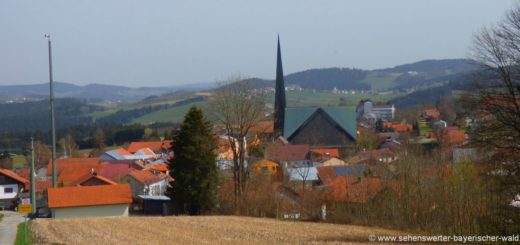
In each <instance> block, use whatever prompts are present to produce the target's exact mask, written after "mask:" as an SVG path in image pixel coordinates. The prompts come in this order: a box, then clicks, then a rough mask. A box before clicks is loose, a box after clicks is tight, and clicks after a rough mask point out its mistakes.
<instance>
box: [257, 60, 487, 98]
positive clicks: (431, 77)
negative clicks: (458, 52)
mask: <svg viewBox="0 0 520 245" xmlns="http://www.w3.org/2000/svg"><path fill="white" fill-rule="evenodd" d="M476 69H478V67H477V66H476V65H474V64H473V63H471V61H469V60H465V59H446V60H424V61H419V62H415V63H411V64H406V65H400V66H396V67H393V68H386V69H377V70H360V69H350V68H323V69H310V70H306V71H301V72H296V73H292V74H288V75H286V76H285V82H286V86H298V87H301V88H303V89H314V90H320V91H330V90H333V89H334V88H336V89H339V90H358V91H359V90H365V91H368V90H371V91H386V90H407V89H412V88H420V87H423V88H428V87H430V86H436V85H438V84H439V83H445V82H449V81H451V80H454V79H457V78H458V77H459V76H461V75H463V74H467V73H469V72H473V71H475V70H476ZM249 81H251V82H252V83H253V84H254V87H256V88H264V87H273V86H274V80H265V79H259V78H253V79H249Z"/></svg>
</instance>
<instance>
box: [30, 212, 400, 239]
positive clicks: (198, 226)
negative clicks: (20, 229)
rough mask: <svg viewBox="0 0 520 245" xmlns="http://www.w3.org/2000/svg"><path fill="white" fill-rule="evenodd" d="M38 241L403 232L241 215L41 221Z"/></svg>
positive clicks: (351, 235)
mask: <svg viewBox="0 0 520 245" xmlns="http://www.w3.org/2000/svg"><path fill="white" fill-rule="evenodd" d="M31 230H32V239H33V243H35V244H353V243H367V242H368V236H369V235H371V234H376V235H396V234H400V232H397V231H393V230H387V229H381V228H374V227H363V226H354V225H339V224H327V223H313V222H300V221H281V220H276V219H269V218H251V217H238V216H170V217H126V218H116V217H114V218H83V219H62V220H51V219H38V220H35V221H33V222H32V224H31Z"/></svg>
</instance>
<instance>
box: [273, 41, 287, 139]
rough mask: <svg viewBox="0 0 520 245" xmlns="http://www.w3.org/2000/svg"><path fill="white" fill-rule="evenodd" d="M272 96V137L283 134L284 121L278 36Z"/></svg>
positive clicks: (283, 96)
mask: <svg viewBox="0 0 520 245" xmlns="http://www.w3.org/2000/svg"><path fill="white" fill-rule="evenodd" d="M275 91H276V92H275V97H274V137H275V138H278V136H283V127H284V121H285V106H286V104H285V83H284V81H283V68H282V52H281V51H280V36H278V52H277V57H276V90H275Z"/></svg>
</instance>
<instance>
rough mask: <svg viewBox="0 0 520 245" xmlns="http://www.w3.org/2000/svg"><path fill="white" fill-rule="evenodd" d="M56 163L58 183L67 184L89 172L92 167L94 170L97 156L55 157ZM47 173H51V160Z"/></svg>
mask: <svg viewBox="0 0 520 245" xmlns="http://www.w3.org/2000/svg"><path fill="white" fill-rule="evenodd" d="M56 165H57V166H58V167H57V168H58V171H57V172H58V185H62V186H69V185H71V184H72V183H73V182H75V181H77V180H78V179H80V178H82V177H83V176H85V175H86V174H88V173H91V172H92V169H94V170H96V168H97V167H98V166H99V158H97V157H96V158H87V157H85V158H65V159H56ZM47 173H48V174H49V175H52V163H51V161H49V166H48V172H47Z"/></svg>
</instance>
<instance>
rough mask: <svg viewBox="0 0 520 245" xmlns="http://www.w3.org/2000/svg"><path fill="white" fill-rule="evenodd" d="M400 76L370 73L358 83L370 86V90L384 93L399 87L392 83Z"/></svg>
mask: <svg viewBox="0 0 520 245" xmlns="http://www.w3.org/2000/svg"><path fill="white" fill-rule="evenodd" d="M400 75H401V74H400V73H379V72H370V73H369V74H368V75H367V77H366V78H365V79H363V80H361V81H360V83H365V84H370V86H372V90H376V91H385V90H388V89H391V88H393V87H395V86H397V85H399V84H397V83H395V82H394V81H395V79H396V78H397V77H398V76H400Z"/></svg>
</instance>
